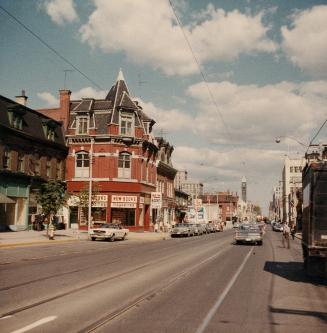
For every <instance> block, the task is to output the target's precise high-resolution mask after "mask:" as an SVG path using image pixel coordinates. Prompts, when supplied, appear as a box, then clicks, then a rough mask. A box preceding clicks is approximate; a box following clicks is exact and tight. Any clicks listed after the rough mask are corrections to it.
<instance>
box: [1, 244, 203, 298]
mask: <svg viewBox="0 0 327 333" xmlns="http://www.w3.org/2000/svg"><path fill="white" fill-rule="evenodd" d="M199 239H200V238H195V239H191V240H189V242H191V241H192V242H196V241H197V240H199ZM180 244H181V243H174V244H173V245H171V246H167V247H165V248H164V250H167V249H172V248H174V247H177V246H179V245H180ZM157 251H159V252H161V251H162V249H158V250H157ZM94 252H101V253H103V251H98V250H97V251H94ZM79 253H80V252H79ZM152 253H153V250H152ZM88 254H90V253H88ZM124 257H125V256H120V257H118V258H114V259H111V260H112V261H109V262H101V263H100V264H97V265H90V266H87V267H84V268H81V269H76V270H72V271H67V272H62V273H58V274H51V275H49V276H45V277H42V278H39V279H33V280H29V281H25V282H21V283H17V284H14V285H10V286H7V287H2V288H0V292H1V291H7V290H10V289H14V288H18V287H22V286H26V285H30V284H33V283H38V282H41V281H46V280H49V279H53V278H58V277H60V276H65V275H69V274H74V273H79V272H82V271H85V270H88V269H92V268H96V267H101V266H103V265H110V264H113V263H116V262H119V260H121V259H122V258H124ZM135 257H138V255H132V256H130V258H135ZM44 258H45V257H42V258H41V259H40V260H42V259H44ZM35 260H36V259H33V261H35ZM24 261H25V260H24ZM29 261H32V260H31V259H30V260H29Z"/></svg>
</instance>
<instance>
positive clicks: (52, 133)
mask: <svg viewBox="0 0 327 333" xmlns="http://www.w3.org/2000/svg"><path fill="white" fill-rule="evenodd" d="M46 136H47V139H48V140H51V141H54V139H55V131H54V129H53V128H49V127H48V129H47V134H46Z"/></svg>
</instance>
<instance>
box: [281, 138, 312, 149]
mask: <svg viewBox="0 0 327 333" xmlns="http://www.w3.org/2000/svg"><path fill="white" fill-rule="evenodd" d="M281 139H291V140H293V141H295V142H297V143H298V144H300V145H301V146H304V147H306V148H308V146H309V145H307V144H305V143H303V142H301V141H299V140H298V139H295V138H293V137H292V136H278V137H277V138H275V142H276V143H280V141H281Z"/></svg>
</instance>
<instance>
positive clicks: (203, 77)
mask: <svg viewBox="0 0 327 333" xmlns="http://www.w3.org/2000/svg"><path fill="white" fill-rule="evenodd" d="M169 4H170V7H171V9H172V11H173V13H174V15H175V18H176V20H177V23H178V25H179V27H180V29H181V31H182V33H183V35H184V38H185V40H186V43H187V45H188V47H189V49H190V51H191V53H192V56H193V59H194V61H195V63H196V65H197V67H198V70H199V72H200V74H201V76H202V80H203V82H204V83H205V85H206V88H207V90H208V92H209V95H210V98H211V101H212V102H213V104H214V106H215V108H216V111H217V112H218V113H219V116H220V118H221V121H222V123H223V125H224V126H225V129H226V134H228V136H229V139H230V141H231V142H232V135H231V133H230V131H229V127H228V126H227V123H226V122H225V119H224V117H223V115H222V113H221V112H220V110H219V107H218V104H217V102H216V100H215V98H214V96H213V93H212V91H211V89H210V87H209V83H208V81H207V79H206V77H205V75H204V72H203V70H202V69H201V66H200V63H199V61H198V59H197V57H196V55H195V53H194V51H193V48H192V45H191V43H190V41H189V40H188V38H187V36H186V33H185V31H184V28H183V26H182V23H181V21H180V19H179V17H178V15H177V13H176V10H175V8H174V6H173V3H172V1H171V0H169Z"/></svg>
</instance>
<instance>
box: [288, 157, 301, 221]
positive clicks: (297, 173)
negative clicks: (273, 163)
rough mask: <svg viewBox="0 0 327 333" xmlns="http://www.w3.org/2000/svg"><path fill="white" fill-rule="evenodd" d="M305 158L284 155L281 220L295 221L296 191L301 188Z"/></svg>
mask: <svg viewBox="0 0 327 333" xmlns="http://www.w3.org/2000/svg"><path fill="white" fill-rule="evenodd" d="M305 164H306V160H305V158H291V157H289V156H286V158H285V161H284V167H283V222H287V223H291V224H295V223H296V222H295V221H296V205H297V197H296V192H297V191H299V190H302V170H303V168H304V166H305Z"/></svg>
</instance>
